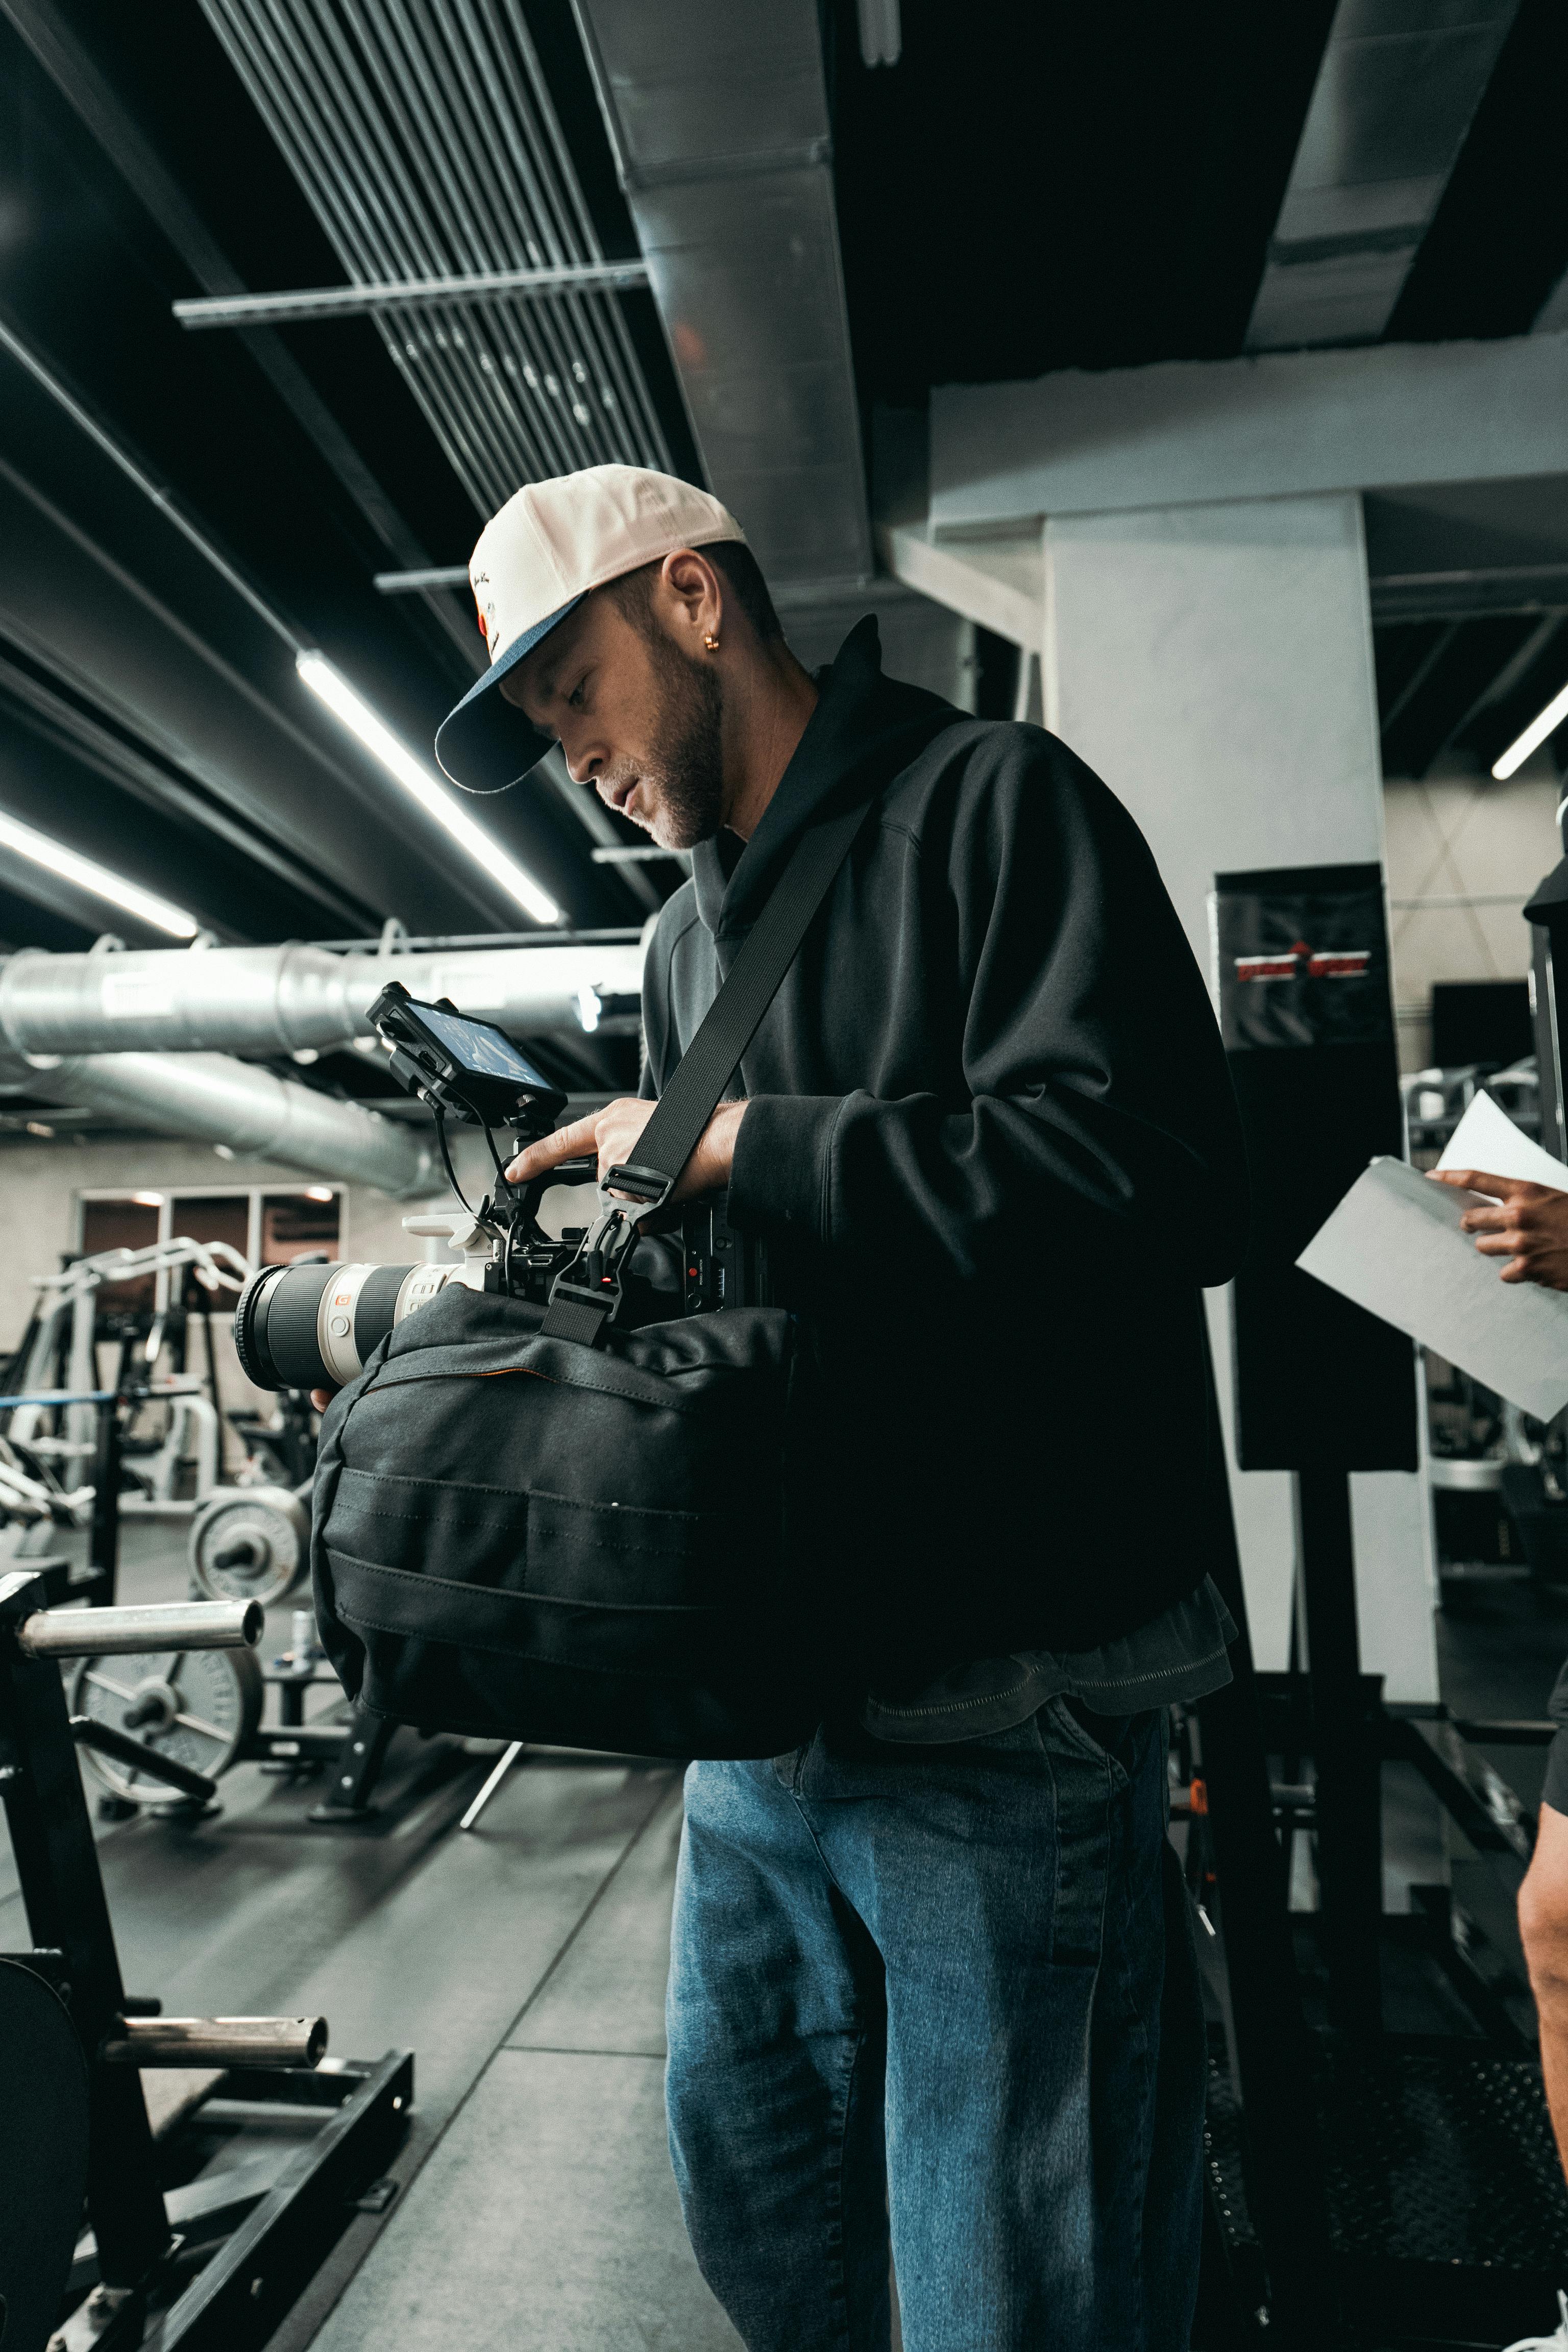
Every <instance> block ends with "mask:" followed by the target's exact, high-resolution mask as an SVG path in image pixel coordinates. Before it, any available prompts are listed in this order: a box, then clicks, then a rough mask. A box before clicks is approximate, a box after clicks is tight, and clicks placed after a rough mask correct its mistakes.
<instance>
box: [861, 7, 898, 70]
mask: <svg viewBox="0 0 1568 2352" xmlns="http://www.w3.org/2000/svg"><path fill="white" fill-rule="evenodd" d="M858 15H859V18H860V55H861V58H863V60H864V61H865V63H866V64H867V65H868V66H896V65H897V64H898V62H899V59H900V57H901V56H902V55H903V49H904V28H903V25H902V23H901V21H900V6H899V0H860V5H859V10H858Z"/></svg>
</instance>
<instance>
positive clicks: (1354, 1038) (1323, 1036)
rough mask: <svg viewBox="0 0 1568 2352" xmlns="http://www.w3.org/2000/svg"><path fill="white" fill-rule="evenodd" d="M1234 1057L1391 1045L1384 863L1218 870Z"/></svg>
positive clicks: (1223, 972)
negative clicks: (1286, 1049)
mask: <svg viewBox="0 0 1568 2352" xmlns="http://www.w3.org/2000/svg"><path fill="white" fill-rule="evenodd" d="M1215 900H1216V922H1215V935H1216V940H1217V946H1218V953H1219V1012H1220V1033H1221V1034H1222V1036H1223V1037H1224V1039H1225V1047H1226V1053H1227V1054H1240V1053H1246V1052H1247V1051H1249V1050H1258V1049H1259V1048H1261V1049H1264V1050H1267V1049H1268V1048H1270V1047H1273V1046H1278V1045H1301V1046H1322V1045H1378V1044H1384V1043H1392V1042H1393V1038H1394V1005H1393V1000H1392V996H1391V992H1390V986H1389V970H1388V936H1387V930H1386V927H1385V924H1384V911H1383V868H1382V867H1381V866H1285V867H1281V868H1279V869H1277V870H1275V871H1271V872H1264V873H1255V874H1216V875H1215Z"/></svg>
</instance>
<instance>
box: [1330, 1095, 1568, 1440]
mask: <svg viewBox="0 0 1568 2352" xmlns="http://www.w3.org/2000/svg"><path fill="white" fill-rule="evenodd" d="M1494 1108H1495V1106H1494ZM1498 1117H1499V1118H1503V1114H1502V1113H1501V1112H1499V1113H1498ZM1504 1124H1505V1125H1506V1126H1508V1127H1509V1128H1510V1129H1511V1131H1512V1132H1513V1133H1514V1134H1515V1135H1519V1130H1518V1129H1517V1128H1515V1127H1513V1123H1512V1121H1511V1120H1509V1119H1504ZM1519 1140H1520V1141H1521V1143H1524V1142H1525V1141H1526V1138H1525V1137H1523V1136H1520V1137H1519ZM1489 1172H1490V1173H1492V1174H1494V1175H1501V1174H1506V1173H1507V1172H1508V1171H1506V1170H1501V1169H1495V1168H1494V1169H1492V1170H1490V1171H1489ZM1560 1189H1562V1188H1560ZM1478 1197H1479V1196H1478V1195H1477V1194H1475V1193H1473V1192H1457V1191H1456V1190H1455V1188H1454V1187H1453V1185H1451V1184H1435V1183H1434V1182H1433V1181H1432V1179H1431V1178H1430V1177H1429V1176H1423V1175H1421V1174H1420V1173H1419V1172H1418V1171H1416V1170H1415V1169H1414V1168H1407V1167H1406V1166H1405V1162H1404V1161H1403V1160H1373V1163H1372V1165H1371V1167H1370V1168H1368V1170H1367V1171H1366V1172H1365V1174H1364V1175H1362V1176H1358V1177H1357V1178H1356V1181H1355V1182H1354V1183H1353V1184H1352V1186H1351V1189H1350V1191H1349V1192H1347V1193H1346V1194H1345V1197H1344V1199H1343V1200H1342V1202H1340V1205H1339V1207H1338V1208H1337V1209H1336V1210H1335V1211H1334V1213H1333V1214H1332V1216H1331V1217H1330V1219H1329V1220H1328V1223H1326V1224H1325V1225H1323V1226H1322V1227H1321V1230H1320V1231H1319V1232H1318V1233H1316V1234H1314V1235H1313V1237H1312V1239H1311V1240H1310V1242H1309V1243H1308V1244H1307V1246H1306V1248H1305V1249H1304V1250H1303V1251H1302V1252H1301V1255H1300V1257H1299V1258H1298V1259H1297V1261H1296V1263H1297V1265H1299V1266H1300V1267H1301V1269H1302V1271H1303V1272H1304V1273H1306V1274H1310V1275H1312V1276H1315V1277H1316V1278H1317V1280H1318V1281H1319V1282H1326V1283H1327V1284H1328V1286H1329V1288H1330V1289H1331V1290H1337V1291H1339V1292H1341V1293H1342V1296H1343V1297H1346V1298H1352V1299H1353V1300H1354V1301H1355V1303H1356V1305H1357V1306H1358V1307H1365V1308H1366V1309H1367V1310H1368V1312H1369V1313H1371V1314H1373V1315H1378V1316H1381V1317H1382V1318H1383V1320H1384V1322H1385V1323H1392V1324H1393V1325H1394V1328H1395V1329H1396V1330H1400V1331H1405V1332H1407V1333H1408V1334H1409V1336H1410V1338H1411V1339H1418V1340H1419V1341H1420V1342H1421V1344H1422V1346H1423V1347H1425V1348H1431V1349H1434V1350H1435V1352H1436V1354H1437V1355H1439V1356H1444V1357H1447V1360H1448V1362H1449V1363H1451V1364H1458V1367H1459V1369H1460V1370H1461V1371H1466V1372H1468V1373H1469V1374H1470V1376H1471V1378H1472V1379H1473V1380H1478V1381H1483V1382H1484V1383H1485V1385H1486V1386H1487V1387H1488V1388H1489V1389H1495V1390H1496V1391H1497V1392H1498V1394H1499V1395H1500V1396H1504V1397H1507V1398H1509V1399H1510V1402H1512V1403H1514V1404H1517V1405H1521V1406H1522V1407H1523V1408H1524V1410H1525V1412H1532V1413H1534V1414H1535V1415H1536V1417H1537V1419H1538V1420H1541V1421H1550V1420H1551V1418H1552V1414H1553V1413H1555V1412H1561V1411H1562V1409H1563V1406H1564V1405H1565V1404H1568V1292H1563V1291H1560V1290H1542V1288H1541V1287H1540V1286H1539V1285H1538V1284H1536V1283H1532V1282H1500V1280H1499V1279H1498V1268H1499V1265H1500V1263H1501V1261H1500V1260H1499V1259H1497V1258H1495V1257H1482V1256H1481V1255H1479V1252H1478V1250H1477V1248H1476V1245H1475V1242H1474V1239H1473V1238H1472V1236H1471V1235H1470V1234H1462V1233H1461V1232H1460V1231H1459V1219H1460V1218H1461V1217H1462V1216H1463V1214H1464V1213H1465V1211H1466V1210H1467V1209H1468V1208H1469V1207H1472V1206H1473V1205H1474V1204H1475V1203H1476V1202H1477V1199H1478Z"/></svg>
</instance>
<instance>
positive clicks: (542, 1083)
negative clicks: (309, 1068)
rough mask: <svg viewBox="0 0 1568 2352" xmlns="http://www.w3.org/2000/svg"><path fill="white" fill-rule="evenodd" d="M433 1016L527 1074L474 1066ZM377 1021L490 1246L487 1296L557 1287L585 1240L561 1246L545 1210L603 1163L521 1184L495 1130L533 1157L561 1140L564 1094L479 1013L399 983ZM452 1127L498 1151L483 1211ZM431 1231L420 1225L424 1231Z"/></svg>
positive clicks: (393, 1065)
mask: <svg viewBox="0 0 1568 2352" xmlns="http://www.w3.org/2000/svg"><path fill="white" fill-rule="evenodd" d="M430 1013H437V1014H440V1015H443V1016H445V1018H446V1019H447V1020H452V1021H460V1022H461V1023H462V1024H464V1026H465V1028H468V1029H474V1030H479V1031H482V1032H484V1033H485V1034H486V1036H487V1037H488V1038H489V1039H493V1040H494V1045H493V1047H492V1049H491V1050H492V1051H494V1052H495V1054H496V1055H497V1057H498V1059H500V1060H502V1061H506V1060H510V1062H511V1063H512V1064H513V1065H514V1066H515V1067H516V1071H517V1072H518V1073H519V1074H520V1075H512V1074H509V1073H503V1072H500V1071H488V1070H479V1069H474V1068H472V1067H469V1066H466V1065H465V1064H463V1063H462V1062H461V1061H460V1060H459V1059H458V1056H457V1055H456V1054H455V1053H454V1052H453V1051H452V1048H451V1046H450V1045H449V1043H448V1042H447V1039H446V1038H444V1037H443V1036H442V1034H441V1032H440V1029H439V1028H438V1027H437V1024H434V1023H432V1022H431V1021H430V1020H429V1019H428V1018H427V1017H426V1016H427V1015H428V1014H430ZM367 1017H368V1019H369V1021H370V1023H371V1025H372V1027H373V1028H374V1030H375V1033H376V1034H377V1036H378V1037H379V1038H380V1039H381V1042H382V1044H383V1045H384V1046H385V1048H386V1051H387V1055H388V1066H389V1068H390V1070H391V1073H392V1076H394V1077H395V1079H396V1081H397V1083H398V1085H399V1086H401V1087H404V1088H405V1090H406V1092H407V1093H409V1094H411V1095H413V1096H414V1097H416V1099H417V1100H418V1101H420V1102H423V1103H424V1104H425V1105H426V1107H427V1108H428V1109H429V1110H430V1111H431V1113H432V1114H433V1116H434V1118H435V1122H436V1140H437V1146H438V1148H439V1150H440V1154H441V1163H442V1166H443V1167H444V1168H445V1170H446V1171H447V1182H448V1183H449V1184H450V1186H451V1188H452V1191H453V1192H454V1193H455V1194H456V1195H457V1198H458V1201H459V1202H461V1203H462V1206H463V1208H464V1209H465V1210H466V1211H467V1212H468V1215H469V1216H470V1217H471V1218H472V1220H473V1228H474V1234H475V1236H476V1237H477V1236H479V1235H481V1234H482V1235H483V1236H484V1237H485V1239H486V1240H487V1241H488V1243H489V1247H490V1269H491V1271H492V1273H493V1276H494V1280H493V1283H492V1282H490V1281H489V1280H488V1279H487V1283H486V1287H487V1288H490V1287H493V1288H495V1289H497V1290H500V1291H502V1292H505V1293H506V1294H508V1295H509V1296H512V1295H516V1293H517V1292H518V1291H520V1290H522V1291H527V1290H529V1289H534V1290H538V1289H539V1288H540V1287H541V1286H543V1287H548V1286H549V1284H550V1283H551V1282H552V1281H553V1279H554V1277H555V1276H556V1275H557V1274H559V1273H560V1272H561V1270H562V1269H563V1267H564V1266H565V1265H567V1264H568V1263H569V1262H571V1261H572V1260H573V1259H574V1258H575V1257H576V1256H577V1255H578V1254H579V1251H580V1248H581V1238H580V1237H578V1238H576V1239H573V1240H563V1241H555V1240H553V1239H552V1238H551V1236H550V1235H548V1234H545V1233H544V1232H543V1230H542V1228H541V1226H540V1224H539V1220H538V1209H539V1203H540V1202H541V1200H542V1197H543V1195H544V1193H545V1192H548V1191H549V1190H550V1189H551V1187H552V1185H554V1184H558V1183H570V1182H573V1181H576V1182H578V1183H584V1182H587V1181H591V1178H592V1174H593V1171H594V1163H593V1162H592V1161H590V1160H567V1161H564V1162H563V1163H562V1165H561V1166H560V1167H558V1168H554V1169H552V1170H551V1171H549V1173H548V1174H547V1175H545V1176H542V1177H535V1178H532V1179H531V1181H529V1182H527V1183H526V1184H521V1185H514V1184H513V1183H512V1182H511V1181H510V1178H509V1177H508V1175H507V1172H506V1171H507V1162H506V1161H505V1160H503V1159H502V1157H501V1155H500V1151H499V1150H497V1148H496V1140H495V1134H494V1129H496V1128H498V1127H506V1128H510V1130H511V1134H512V1140H513V1146H514V1151H521V1150H525V1149H526V1147H527V1146H528V1145H529V1144H531V1143H537V1142H538V1141H539V1140H540V1139H541V1138H542V1137H543V1136H546V1135H548V1134H549V1133H550V1132H551V1130H552V1128H553V1126H554V1123H555V1120H556V1118H558V1117H559V1115H560V1113H561V1112H562V1111H563V1110H564V1108H566V1097H565V1096H564V1094H563V1093H562V1092H561V1090H560V1088H559V1087H552V1085H551V1084H550V1082H549V1080H548V1079H546V1078H545V1077H544V1076H542V1074H541V1073H540V1072H539V1071H537V1070H535V1069H534V1068H533V1067H532V1066H531V1064H530V1063H529V1062H528V1060H527V1059H526V1057H525V1056H524V1055H522V1054H521V1053H520V1052H519V1050H518V1048H517V1046H516V1045H514V1044H513V1043H512V1041H511V1039H510V1037H509V1036H508V1035H507V1034H506V1032H505V1030H504V1029H501V1028H499V1027H498V1026H497V1025H496V1024H495V1023H494V1022H491V1021H479V1020H476V1019H475V1017H474V1016H473V1015H472V1014H471V1013H462V1012H460V1011H459V1009H458V1006H457V1005H455V1004H454V1003H452V1001H451V999H450V997H438V998H437V999H436V1001H435V1002H434V1003H424V1002H423V1001H422V1000H421V999H419V998H418V997H415V996H411V995H410V994H409V992H408V991H407V989H405V987H404V985H403V983H402V982H401V981H396V980H394V981H389V982H387V984H386V986H385V987H384V989H383V990H382V992H381V993H380V995H379V996H377V997H376V998H375V1000H374V1003H372V1004H371V1006H370V1008H369V1011H368V1015H367ZM447 1118H457V1119H460V1120H461V1121H462V1122H463V1123H464V1124H465V1125H466V1126H470V1127H477V1128H479V1129H480V1130H481V1131H482V1133H483V1135H484V1138H485V1141H486V1142H487V1143H488V1145H489V1152H490V1158H491V1160H493V1161H494V1163H495V1185H494V1189H493V1190H492V1191H491V1192H488V1193H487V1194H486V1195H485V1197H484V1199H483V1200H482V1201H481V1202H479V1206H478V1208H475V1207H473V1206H472V1204H471V1203H470V1202H469V1201H468V1198H467V1196H466V1195H465V1193H464V1192H463V1188H462V1186H461V1185H460V1184H459V1183H458V1177H457V1171H456V1170H455V1169H454V1168H453V1166H452V1159H451V1153H450V1150H449V1149H448V1147H447V1132H446V1122H447ZM427 1222H428V1221H427V1220H423V1219H422V1220H420V1224H421V1227H423V1226H424V1224H426V1223H427Z"/></svg>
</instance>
